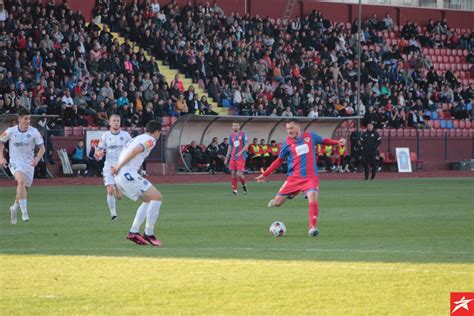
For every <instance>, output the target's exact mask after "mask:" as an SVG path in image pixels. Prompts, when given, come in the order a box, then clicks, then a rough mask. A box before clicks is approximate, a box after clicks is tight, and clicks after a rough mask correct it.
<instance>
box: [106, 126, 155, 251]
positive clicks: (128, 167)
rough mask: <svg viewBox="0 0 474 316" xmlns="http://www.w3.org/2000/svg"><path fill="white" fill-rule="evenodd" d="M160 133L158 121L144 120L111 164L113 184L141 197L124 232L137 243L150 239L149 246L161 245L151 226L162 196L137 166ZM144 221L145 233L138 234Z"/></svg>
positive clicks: (128, 195)
mask: <svg viewBox="0 0 474 316" xmlns="http://www.w3.org/2000/svg"><path fill="white" fill-rule="evenodd" d="M160 134H161V124H160V123H159V122H157V121H150V122H148V123H147V124H146V127H145V134H142V135H138V136H137V137H135V138H133V139H132V140H131V141H130V142H129V143H128V144H127V147H126V148H125V149H124V150H122V152H121V153H120V156H119V159H118V163H117V165H116V166H114V167H112V174H114V175H115V177H114V179H115V184H116V185H117V188H118V189H119V190H120V191H121V192H122V193H123V194H125V195H126V196H127V197H128V198H129V199H131V200H133V201H137V200H138V199H140V200H141V201H142V204H141V205H140V207H138V210H137V213H136V215H135V219H134V220H133V225H132V228H130V231H129V233H128V235H127V239H128V240H131V241H133V242H134V243H136V244H139V245H147V244H148V243H150V244H151V245H153V246H161V241H160V240H159V239H156V237H155V234H154V229H155V223H156V220H157V219H158V215H159V214H160V208H161V201H162V200H163V198H162V196H161V193H160V192H159V191H158V190H157V189H156V188H155V187H154V186H153V184H151V183H150V182H149V181H148V180H146V179H144V178H143V177H142V176H140V175H139V174H138V170H139V169H140V166H141V165H142V164H143V161H144V160H145V159H146V157H148V155H149V154H150V152H151V150H152V149H153V147H155V145H156V140H157V139H158V138H159V137H160ZM145 221H146V224H145V234H144V235H143V236H142V235H140V227H141V226H142V224H143V222H145Z"/></svg>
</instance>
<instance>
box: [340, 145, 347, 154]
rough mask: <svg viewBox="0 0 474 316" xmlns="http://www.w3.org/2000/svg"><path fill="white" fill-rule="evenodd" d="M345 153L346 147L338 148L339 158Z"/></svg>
mask: <svg viewBox="0 0 474 316" xmlns="http://www.w3.org/2000/svg"><path fill="white" fill-rule="evenodd" d="M345 151H346V146H339V156H342V155H344V153H345Z"/></svg>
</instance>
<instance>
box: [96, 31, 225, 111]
mask: <svg viewBox="0 0 474 316" xmlns="http://www.w3.org/2000/svg"><path fill="white" fill-rule="evenodd" d="M98 27H99V28H100V29H101V30H102V28H103V27H104V26H103V25H102V24H100V25H98ZM110 34H111V35H112V36H113V39H118V41H119V44H120V45H122V44H123V43H125V38H124V37H122V36H120V34H119V33H117V32H110ZM130 43H131V44H132V45H133V51H134V52H139V51H140V46H139V45H138V44H137V43H135V42H132V41H130ZM145 58H146V59H147V60H150V58H151V56H150V54H148V53H147V52H145ZM156 64H157V65H158V68H159V69H160V73H161V74H162V75H163V76H164V77H165V78H166V81H167V82H168V84H171V81H173V79H174V77H175V76H176V74H178V73H179V72H178V70H175V69H171V68H170V67H168V66H167V65H165V64H164V63H163V61H161V60H157V61H156ZM179 74H180V75H181V80H182V81H183V84H184V89H185V90H187V89H188V87H189V86H190V85H193V86H194V91H196V93H197V94H199V95H200V96H201V97H202V96H206V98H207V101H208V102H209V104H211V105H212V110H213V111H215V112H217V113H219V115H229V113H228V109H227V108H222V107H219V105H218V103H217V102H215V101H214V100H213V99H212V98H211V97H209V95H208V94H207V92H206V91H205V90H204V89H202V88H201V87H199V85H198V84H197V83H193V82H192V80H191V79H189V78H186V77H184V75H183V74H181V73H179Z"/></svg>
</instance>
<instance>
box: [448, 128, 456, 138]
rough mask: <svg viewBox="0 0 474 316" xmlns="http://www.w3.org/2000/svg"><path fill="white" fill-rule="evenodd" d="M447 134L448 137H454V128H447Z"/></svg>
mask: <svg viewBox="0 0 474 316" xmlns="http://www.w3.org/2000/svg"><path fill="white" fill-rule="evenodd" d="M448 136H449V137H456V130H454V129H449V130H448Z"/></svg>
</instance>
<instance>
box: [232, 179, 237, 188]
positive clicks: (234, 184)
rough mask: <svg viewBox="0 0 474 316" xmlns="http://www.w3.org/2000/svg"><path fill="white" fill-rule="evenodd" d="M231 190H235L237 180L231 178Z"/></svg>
mask: <svg viewBox="0 0 474 316" xmlns="http://www.w3.org/2000/svg"><path fill="white" fill-rule="evenodd" d="M232 190H233V191H235V190H237V178H232Z"/></svg>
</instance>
